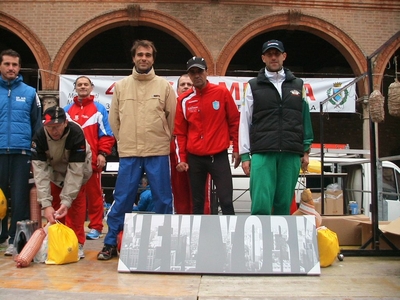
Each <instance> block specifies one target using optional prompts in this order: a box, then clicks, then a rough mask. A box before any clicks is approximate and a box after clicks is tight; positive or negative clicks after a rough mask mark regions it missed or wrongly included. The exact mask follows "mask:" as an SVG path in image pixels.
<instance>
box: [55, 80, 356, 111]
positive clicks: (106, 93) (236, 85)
mask: <svg viewBox="0 0 400 300" xmlns="http://www.w3.org/2000/svg"><path fill="white" fill-rule="evenodd" d="M77 77H78V75H60V94H59V95H60V106H61V107H64V106H65V105H67V104H68V103H71V102H72V99H73V97H74V96H75V95H76V92H75V90H74V81H75V79H76V78H77ZM88 77H90V79H91V80H92V81H93V83H94V85H95V87H94V89H93V94H94V96H95V101H99V102H100V103H102V104H103V105H104V106H105V107H106V108H107V110H108V109H109V108H110V104H111V99H112V95H113V91H114V85H115V83H116V82H117V81H118V80H121V79H122V78H124V77H125V76H102V75H100V76H99V75H88ZM164 78H165V79H167V80H168V81H169V82H170V83H171V85H172V86H173V87H174V89H175V90H176V83H177V80H178V78H179V77H178V76H165V77H164ZM251 78H252V77H227V76H208V80H209V81H210V82H211V83H215V84H219V85H223V86H225V87H226V88H227V89H228V90H229V91H230V92H231V94H232V97H233V99H234V100H235V101H236V104H237V105H238V107H240V104H241V101H242V98H243V91H244V89H245V87H246V85H247V82H248V81H249V80H250V79H251ZM302 79H303V80H304V86H305V88H306V92H307V98H308V103H309V105H310V111H311V112H319V111H320V102H322V101H324V100H325V99H327V98H328V97H329V96H332V95H333V94H335V93H336V92H337V91H339V90H340V89H341V88H342V87H344V86H346V85H347V84H349V83H350V82H351V81H352V80H353V79H354V78H302ZM356 98H357V95H356V87H355V84H352V85H351V86H349V87H348V88H346V89H345V90H343V91H342V92H341V93H340V94H338V95H337V96H335V97H334V98H333V99H330V100H329V101H328V102H327V103H325V105H324V106H323V110H324V111H326V112H332V113H334V112H337V113H354V112H355V111H356V105H355V103H356Z"/></svg>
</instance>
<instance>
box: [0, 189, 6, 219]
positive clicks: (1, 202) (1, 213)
mask: <svg viewBox="0 0 400 300" xmlns="http://www.w3.org/2000/svg"><path fill="white" fill-rule="evenodd" d="M6 215H7V198H6V196H4V193H3V191H2V189H0V220H3V219H4V218H5V217H6Z"/></svg>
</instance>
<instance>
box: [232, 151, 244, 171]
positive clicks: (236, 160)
mask: <svg viewBox="0 0 400 300" xmlns="http://www.w3.org/2000/svg"><path fill="white" fill-rule="evenodd" d="M241 161H242V158H241V157H240V155H239V153H238V152H233V153H232V163H234V165H233V168H235V169H236V168H237V167H238V166H239V164H240V162H241Z"/></svg>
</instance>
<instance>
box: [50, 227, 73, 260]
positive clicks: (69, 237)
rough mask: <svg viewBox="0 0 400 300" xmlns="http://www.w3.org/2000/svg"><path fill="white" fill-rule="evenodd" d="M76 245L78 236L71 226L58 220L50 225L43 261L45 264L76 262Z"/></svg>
mask: <svg viewBox="0 0 400 300" xmlns="http://www.w3.org/2000/svg"><path fill="white" fill-rule="evenodd" d="M78 247H79V245H78V238H77V237H76V234H75V232H74V231H73V230H72V229H71V228H69V227H67V226H65V225H64V224H62V223H60V222H57V223H55V224H53V225H50V227H49V229H48V250H47V259H46V261H45V263H46V264H47V265H62V264H68V263H72V262H77V261H78V260H79V257H78Z"/></svg>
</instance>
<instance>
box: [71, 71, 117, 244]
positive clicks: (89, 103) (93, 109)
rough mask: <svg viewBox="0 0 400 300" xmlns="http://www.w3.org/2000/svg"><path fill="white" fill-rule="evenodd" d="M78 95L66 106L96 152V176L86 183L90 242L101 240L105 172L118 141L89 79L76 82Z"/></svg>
mask: <svg viewBox="0 0 400 300" xmlns="http://www.w3.org/2000/svg"><path fill="white" fill-rule="evenodd" d="M74 86H75V90H76V92H77V94H78V95H77V96H75V97H74V102H73V103H71V104H69V105H67V106H66V107H65V112H66V113H67V117H68V119H69V120H72V121H74V122H76V123H78V124H79V125H81V126H82V128H83V131H84V133H85V138H86V140H87V141H88V143H89V145H90V148H91V150H92V167H93V175H92V176H91V177H90V179H89V181H88V182H87V184H86V198H87V210H88V217H89V228H90V232H89V233H88V234H87V235H86V238H87V239H89V240H95V239H98V238H99V237H101V233H102V230H103V216H104V207H103V197H102V194H103V193H102V188H101V171H102V169H103V168H104V166H105V164H106V157H107V155H109V154H110V153H111V148H112V146H113V145H114V142H115V139H114V135H113V133H112V130H111V127H110V125H109V123H108V113H107V110H106V108H105V107H104V106H103V105H102V104H101V103H99V102H95V101H94V96H93V95H91V92H92V91H93V87H94V84H93V82H92V81H91V80H90V78H89V77H87V76H80V77H78V78H77V79H76V80H75V82H74Z"/></svg>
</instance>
